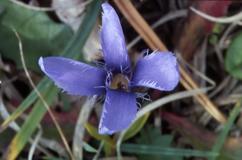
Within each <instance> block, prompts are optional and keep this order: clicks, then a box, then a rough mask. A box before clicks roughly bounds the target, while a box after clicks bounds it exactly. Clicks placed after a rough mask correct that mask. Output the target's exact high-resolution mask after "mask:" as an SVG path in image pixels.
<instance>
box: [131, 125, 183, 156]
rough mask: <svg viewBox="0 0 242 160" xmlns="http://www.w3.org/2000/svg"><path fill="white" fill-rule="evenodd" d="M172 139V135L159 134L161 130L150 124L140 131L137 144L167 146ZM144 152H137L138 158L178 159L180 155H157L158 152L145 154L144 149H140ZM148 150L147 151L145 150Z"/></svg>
mask: <svg viewBox="0 0 242 160" xmlns="http://www.w3.org/2000/svg"><path fill="white" fill-rule="evenodd" d="M172 140H173V136H172V135H161V132H160V130H159V129H158V128H154V127H151V126H147V127H145V128H143V130H142V131H141V132H140V137H139V138H137V140H136V141H137V144H140V145H141V146H142V145H148V148H149V147H151V148H152V147H158V148H159V149H160V148H168V147H170V146H171V143H172ZM142 152H144V154H142V153H140V154H139V159H140V160H146V159H152V160H160V159H163V160H171V158H172V160H180V159H181V157H177V156H176V155H173V156H172V155H169V156H168V157H167V156H166V155H159V154H155V153H154V154H150V155H147V154H146V153H145V152H146V151H145V149H144V150H143V151H142ZM147 152H148V151H147Z"/></svg>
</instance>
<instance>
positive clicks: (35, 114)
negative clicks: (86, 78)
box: [6, 86, 57, 160]
mask: <svg viewBox="0 0 242 160" xmlns="http://www.w3.org/2000/svg"><path fill="white" fill-rule="evenodd" d="M50 89H51V92H47V94H46V95H45V96H44V98H45V100H46V102H47V103H48V104H50V103H51V102H52V100H53V99H54V98H55V97H56V96H57V88H55V87H54V86H52V87H51V88H50ZM46 111H47V110H46V108H45V107H44V106H43V103H42V102H41V100H38V101H37V102H36V104H35V105H34V107H33V110H32V112H31V113H30V115H29V116H28V118H27V119H26V121H25V123H24V124H23V126H22V127H21V129H20V131H19V132H18V133H17V134H16V136H15V137H14V138H13V139H12V141H11V143H10V145H9V148H8V150H7V152H6V159H7V160H14V159H16V157H17V155H18V154H19V153H20V151H21V150H22V149H23V147H24V146H25V144H26V143H27V141H28V140H29V139H30V137H31V135H32V133H33V132H34V131H35V129H36V127H37V126H38V125H39V124H40V121H41V119H42V118H43V116H44V115H45V113H46Z"/></svg>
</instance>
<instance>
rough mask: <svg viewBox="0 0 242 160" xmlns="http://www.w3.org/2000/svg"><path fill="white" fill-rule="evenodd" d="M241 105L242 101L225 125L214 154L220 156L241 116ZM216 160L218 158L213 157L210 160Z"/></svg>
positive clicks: (238, 103) (216, 143)
mask: <svg viewBox="0 0 242 160" xmlns="http://www.w3.org/2000/svg"><path fill="white" fill-rule="evenodd" d="M241 104H242V99H241V100H239V101H238V102H237V103H236V105H235V107H234V108H233V110H232V111H231V113H230V115H229V118H228V121H227V123H226V124H225V125H224V128H223V130H222V132H221V133H220V134H219V136H218V138H217V140H216V141H215V144H214V146H213V148H212V152H214V153H218V154H219V153H220V152H221V150H222V148H223V145H224V142H225V141H226V138H227V136H228V134H229V131H230V129H231V127H232V126H233V124H234V121H235V119H236V117H237V116H238V115H239V114H240V111H241ZM215 159H217V157H211V158H210V159H209V160H215Z"/></svg>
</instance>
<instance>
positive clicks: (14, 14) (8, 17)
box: [0, 0, 72, 71]
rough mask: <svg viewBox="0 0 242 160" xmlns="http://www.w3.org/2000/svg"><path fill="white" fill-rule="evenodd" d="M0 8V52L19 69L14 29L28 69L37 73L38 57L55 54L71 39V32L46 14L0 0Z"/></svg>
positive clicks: (19, 63) (19, 62)
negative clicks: (0, 13) (17, 34)
mask: <svg viewBox="0 0 242 160" xmlns="http://www.w3.org/2000/svg"><path fill="white" fill-rule="evenodd" d="M0 5H1V6H2V7H3V8H4V12H3V14H2V15H1V19H0V27H1V30H0V41H1V45H0V51H1V54H3V55H4V56H5V57H7V58H10V59H11V60H13V61H15V63H16V65H17V67H19V68H20V67H22V64H21V61H20V56H19V48H18V40H17V39H16V36H15V34H14V32H13V31H12V29H13V28H14V29H16V31H17V32H18V33H19V35H20V37H21V40H22V44H23V51H24V54H25V55H27V56H25V57H26V59H25V60H26V65H27V67H28V68H30V69H32V70H35V71H39V67H38V66H37V61H38V59H39V57H40V56H47V55H58V54H59V53H60V52H61V51H62V50H63V49H64V47H65V44H67V43H68V41H69V39H70V38H71V35H72V31H71V29H70V28H69V27H68V26H67V25H64V24H58V23H56V22H54V21H53V20H51V19H50V18H49V17H48V15H47V14H46V13H45V12H41V11H34V10H30V9H26V8H24V7H22V6H19V5H16V4H14V3H12V2H10V1H8V0H2V1H1V2H0Z"/></svg>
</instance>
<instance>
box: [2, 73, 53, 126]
mask: <svg viewBox="0 0 242 160" xmlns="http://www.w3.org/2000/svg"><path fill="white" fill-rule="evenodd" d="M50 86H51V82H50V81H49V80H48V79H47V77H45V78H43V79H42V80H41V82H40V83H39V84H38V86H37V88H38V89H39V92H40V93H42V94H43V91H45V90H46V89H47V88H49V87H50ZM36 100H37V94H36V92H34V91H32V92H31V93H30V94H29V96H28V97H27V98H25V99H24V101H23V102H22V103H21V104H20V105H19V106H18V107H17V109H16V110H15V111H14V112H13V113H12V114H11V116H10V117H8V118H7V119H5V121H4V122H3V123H2V125H1V127H0V130H4V129H5V128H7V127H8V125H9V123H11V122H12V121H14V120H15V119H16V118H18V117H19V116H20V115H21V114H22V113H23V112H24V111H25V110H26V109H28V108H29V107H30V105H31V104H33V103H34V102H35V101H36Z"/></svg>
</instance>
